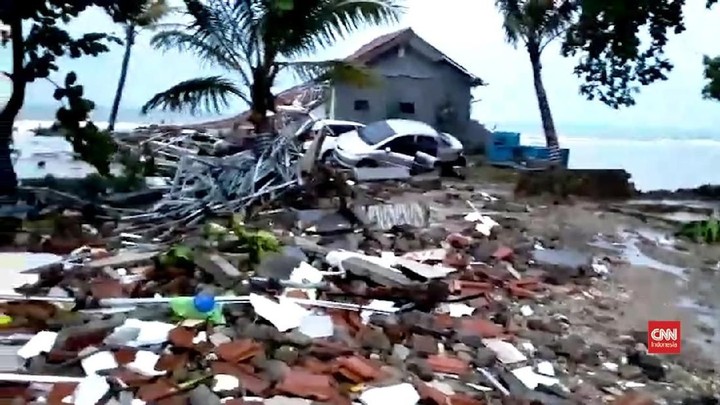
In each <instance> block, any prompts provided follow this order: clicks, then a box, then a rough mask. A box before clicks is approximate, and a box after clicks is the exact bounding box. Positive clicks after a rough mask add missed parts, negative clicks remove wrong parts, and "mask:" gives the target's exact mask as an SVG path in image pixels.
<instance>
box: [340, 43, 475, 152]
mask: <svg viewBox="0 0 720 405" xmlns="http://www.w3.org/2000/svg"><path fill="white" fill-rule="evenodd" d="M437 59H438V57H437V52H435V51H434V50H432V49H427V47H426V46H425V45H424V44H423V43H422V42H421V41H416V42H415V43H412V47H411V46H407V47H406V48H405V51H404V55H402V52H401V51H400V50H399V49H398V48H396V49H394V50H391V51H388V52H387V53H386V54H385V55H383V56H382V57H381V58H380V59H379V60H378V61H377V62H375V64H374V65H373V66H372V68H373V71H374V72H375V74H376V76H377V79H378V82H379V83H377V85H376V86H373V87H370V88H356V87H353V86H350V85H342V84H341V85H337V86H336V88H335V118H336V119H346V120H353V121H359V122H363V123H369V122H373V121H378V120H383V119H386V118H388V115H390V118H408V119H415V120H419V121H424V122H427V123H428V124H430V125H432V126H437V124H438V122H437V113H438V109H439V108H441V107H442V106H443V105H445V104H447V103H449V104H450V105H452V107H453V109H454V111H455V116H456V120H455V122H456V125H454V128H453V129H452V130H451V132H452V133H453V134H454V135H456V136H458V137H459V138H466V137H467V136H468V134H466V131H467V129H468V122H469V120H470V101H471V99H472V95H471V94H470V78H468V77H467V76H466V75H464V74H462V73H461V72H460V71H458V70H457V69H456V68H454V67H452V66H451V65H449V64H447V63H440V62H435V61H434V60H437ZM355 100H367V101H368V102H369V110H367V111H356V110H355V108H354V107H355ZM400 102H411V103H414V104H415V114H412V115H410V114H399V106H398V103H400ZM461 140H462V139H461Z"/></svg>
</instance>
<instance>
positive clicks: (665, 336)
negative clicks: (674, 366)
mask: <svg viewBox="0 0 720 405" xmlns="http://www.w3.org/2000/svg"><path fill="white" fill-rule="evenodd" d="M680 347H681V345H680V321H648V344H647V348H648V353H651V354H680Z"/></svg>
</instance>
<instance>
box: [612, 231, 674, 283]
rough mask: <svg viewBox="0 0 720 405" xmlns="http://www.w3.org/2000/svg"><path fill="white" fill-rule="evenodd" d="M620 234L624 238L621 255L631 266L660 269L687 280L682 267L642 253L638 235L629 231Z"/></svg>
mask: <svg viewBox="0 0 720 405" xmlns="http://www.w3.org/2000/svg"><path fill="white" fill-rule="evenodd" d="M621 236H622V237H623V239H624V240H625V244H624V249H623V255H624V256H625V259H626V260H627V261H628V262H630V264H632V265H633V266H643V267H649V268H651V269H655V270H660V271H663V272H666V273H670V274H673V275H675V276H678V277H679V278H681V279H683V280H687V276H686V275H685V269H684V268H682V267H678V266H673V265H671V264H667V263H663V262H661V261H658V260H655V259H653V258H652V257H650V256H648V255H646V254H645V253H643V252H642V250H640V247H639V246H638V245H639V244H640V239H639V237H638V236H635V235H632V234H629V233H623V234H621Z"/></svg>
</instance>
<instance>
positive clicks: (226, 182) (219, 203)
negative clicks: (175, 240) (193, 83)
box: [124, 137, 302, 237]
mask: <svg viewBox="0 0 720 405" xmlns="http://www.w3.org/2000/svg"><path fill="white" fill-rule="evenodd" d="M301 155H302V152H301V150H300V149H299V146H298V145H297V143H296V142H295V141H294V140H293V139H291V138H287V137H277V138H274V139H269V138H268V139H263V138H259V139H256V145H255V148H254V149H252V150H247V151H244V152H240V153H237V154H234V155H231V156H226V157H212V156H193V155H184V156H182V158H181V159H180V162H179V163H178V165H177V169H176V171H175V175H174V178H173V180H172V183H171V186H170V189H169V190H168V192H167V193H166V194H165V195H164V196H163V198H162V200H161V201H159V202H158V203H157V204H155V206H154V207H153V208H152V209H151V210H150V212H147V213H145V214H141V215H133V216H131V217H126V218H124V219H125V220H132V222H133V229H132V231H133V232H134V233H138V234H150V235H152V236H160V237H162V234H163V233H164V232H167V231H168V230H172V229H174V228H177V227H184V226H186V225H196V224H198V223H200V222H201V221H202V220H203V219H204V215H205V214H208V213H213V212H218V211H224V212H244V211H245V208H247V207H248V206H250V205H252V204H254V203H257V202H259V201H268V200H273V199H275V198H276V197H277V196H278V195H279V194H280V193H281V192H283V191H287V190H289V189H292V188H293V186H296V185H297V184H298V181H299V173H298V171H297V169H296V166H297V165H296V163H297V161H298V159H299V158H300V157H301Z"/></svg>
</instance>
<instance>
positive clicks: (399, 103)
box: [204, 28, 487, 149]
mask: <svg viewBox="0 0 720 405" xmlns="http://www.w3.org/2000/svg"><path fill="white" fill-rule="evenodd" d="M345 60H346V61H348V62H353V63H357V64H361V65H363V66H365V67H367V68H369V69H370V70H371V72H372V73H373V83H372V85H370V86H366V87H357V86H354V85H351V84H342V83H340V84H336V85H334V86H332V87H330V88H329V89H328V88H327V87H326V86H324V85H321V84H318V83H304V84H300V85H297V86H294V87H292V88H289V89H287V90H285V91H282V92H280V93H278V94H277V95H276V103H277V105H291V104H294V105H302V106H304V107H306V108H309V109H310V110H311V111H312V113H311V114H312V116H313V117H315V118H333V119H339V120H348V121H357V122H362V123H365V124H367V123H370V122H374V121H379V120H384V119H388V118H405V119H412V120H418V121H423V122H425V123H428V124H430V125H432V126H433V127H435V128H437V129H438V130H440V131H443V132H448V133H451V134H452V135H454V136H455V137H457V138H458V139H459V140H460V141H462V143H463V145H465V147H466V149H476V148H477V147H480V148H481V147H482V145H483V144H484V142H485V135H486V134H487V130H485V128H484V127H483V126H482V125H481V124H479V123H478V122H477V121H473V120H471V118H470V106H471V103H472V102H473V99H472V93H471V91H472V89H473V88H475V87H477V86H482V85H484V84H485V83H484V82H483V81H482V79H480V78H478V77H477V76H475V75H473V74H472V73H470V72H469V71H468V70H466V69H465V68H463V67H462V66H460V65H459V64H458V63H456V62H455V61H453V60H452V59H450V58H449V57H447V55H445V54H443V53H442V52H440V51H439V50H438V49H437V48H435V47H433V46H432V45H430V44H429V43H428V42H427V41H425V40H424V39H422V38H421V37H420V36H418V35H417V34H416V33H415V32H414V31H413V30H412V29H411V28H406V29H403V30H400V31H395V32H392V33H389V34H386V35H382V36H380V37H378V38H375V39H374V40H372V41H370V42H369V43H367V44H365V45H363V46H362V47H360V49H358V50H357V51H355V52H354V53H353V54H352V55H350V56H348V57H347V58H345ZM249 114H250V112H249V111H246V112H244V113H243V114H241V115H240V116H238V117H235V118H233V119H231V120H221V121H217V122H214V123H209V124H204V126H205V127H208V128H213V127H215V128H217V127H227V126H229V125H228V123H234V125H235V127H237V126H238V125H239V124H240V123H241V122H245V121H246V120H247V117H249ZM299 125H300V123H299V122H295V123H294V125H293V126H292V128H296V127H298V126H299ZM245 127H248V128H249V127H251V126H250V125H249V124H246V125H245Z"/></svg>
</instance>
